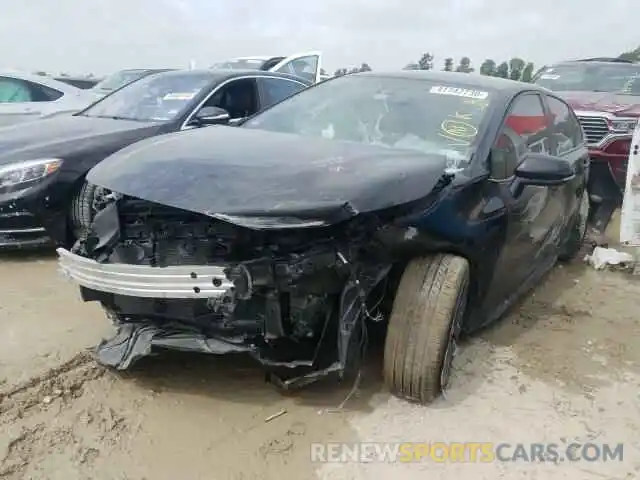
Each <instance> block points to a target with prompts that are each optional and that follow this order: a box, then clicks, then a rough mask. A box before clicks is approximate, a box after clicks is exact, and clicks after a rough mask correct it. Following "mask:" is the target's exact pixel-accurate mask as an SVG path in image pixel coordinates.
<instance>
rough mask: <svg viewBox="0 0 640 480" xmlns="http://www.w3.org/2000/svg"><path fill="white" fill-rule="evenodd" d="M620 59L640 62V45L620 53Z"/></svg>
mask: <svg viewBox="0 0 640 480" xmlns="http://www.w3.org/2000/svg"><path fill="white" fill-rule="evenodd" d="M618 58H619V59H620V60H628V61H630V62H640V47H638V48H636V49H634V50H630V51H628V52H624V53H621V54H620V55H618Z"/></svg>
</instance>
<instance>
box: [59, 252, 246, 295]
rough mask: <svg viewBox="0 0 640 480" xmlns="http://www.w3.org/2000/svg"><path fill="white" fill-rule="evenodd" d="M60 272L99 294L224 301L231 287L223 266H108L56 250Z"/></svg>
mask: <svg viewBox="0 0 640 480" xmlns="http://www.w3.org/2000/svg"><path fill="white" fill-rule="evenodd" d="M57 252H58V257H59V258H58V266H59V269H60V270H61V272H62V273H63V274H64V275H65V276H67V277H69V278H71V279H73V280H74V281H75V282H77V283H78V284H79V285H81V286H83V287H86V288H89V289H92V290H97V291H100V292H106V293H113V294H116V295H126V296H131V297H142V298H176V299H178V298H185V299H207V298H224V297H226V296H228V295H229V293H230V291H231V290H232V289H233V288H234V284H233V283H232V282H231V281H230V280H229V279H228V278H227V276H226V273H225V270H226V269H225V267H223V266H215V265H184V266H168V267H151V266H146V265H127V264H121V263H118V264H108V263H98V262H96V261H95V260H91V259H89V258H85V257H82V256H80V255H76V254H75V253H72V252H70V251H69V250H67V249H64V248H58V249H57Z"/></svg>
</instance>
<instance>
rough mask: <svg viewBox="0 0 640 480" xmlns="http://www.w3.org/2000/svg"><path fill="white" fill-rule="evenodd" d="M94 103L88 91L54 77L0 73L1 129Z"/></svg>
mask: <svg viewBox="0 0 640 480" xmlns="http://www.w3.org/2000/svg"><path fill="white" fill-rule="evenodd" d="M95 101H96V96H95V95H94V94H92V93H90V92H89V90H86V89H82V88H79V87H77V86H74V85H71V84H69V83H66V82H62V81H59V80H56V79H54V78H51V77H47V76H44V75H32V74H28V73H20V72H0V127H3V126H6V125H15V124H18V123H23V122H30V121H33V120H37V119H41V118H43V117H46V116H48V115H52V114H64V113H73V112H77V111H79V110H82V109H83V108H86V107H88V106H89V105H91V104H92V103H93V102H95Z"/></svg>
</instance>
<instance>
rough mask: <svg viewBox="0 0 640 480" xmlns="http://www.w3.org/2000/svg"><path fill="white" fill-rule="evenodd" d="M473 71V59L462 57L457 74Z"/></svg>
mask: <svg viewBox="0 0 640 480" xmlns="http://www.w3.org/2000/svg"><path fill="white" fill-rule="evenodd" d="M473 70H474V69H473V68H471V59H470V58H469V57H462V58H461V59H460V64H459V65H458V66H457V67H456V72H462V73H471V72H473Z"/></svg>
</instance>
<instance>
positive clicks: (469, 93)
mask: <svg viewBox="0 0 640 480" xmlns="http://www.w3.org/2000/svg"><path fill="white" fill-rule="evenodd" d="M430 91H431V93H436V94H438V95H453V96H456V97H465V98H474V99H476V100H484V99H485V98H487V97H488V96H489V92H483V91H482V90H469V89H466V88H456V87H442V86H435V87H431V90H430Z"/></svg>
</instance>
